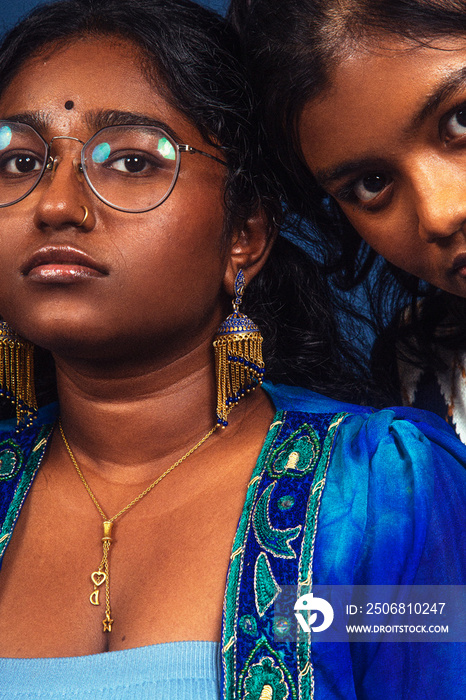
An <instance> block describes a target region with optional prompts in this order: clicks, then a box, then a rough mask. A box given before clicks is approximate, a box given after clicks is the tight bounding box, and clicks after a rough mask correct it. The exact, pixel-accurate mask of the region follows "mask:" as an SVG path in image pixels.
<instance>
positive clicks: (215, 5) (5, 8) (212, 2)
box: [0, 0, 228, 32]
mask: <svg viewBox="0 0 466 700" xmlns="http://www.w3.org/2000/svg"><path fill="white" fill-rule="evenodd" d="M44 3H45V0H11V1H9V0H0V8H1V10H0V30H1V31H2V32H5V31H6V30H8V29H10V28H11V27H12V26H13V24H15V22H17V21H18V19H19V18H20V17H21V16H22V15H24V14H26V13H27V12H29V10H31V9H32V8H33V7H36V5H43V4H44ZM200 4H201V5H205V6H206V7H211V8H212V9H213V10H217V12H221V13H222V12H225V10H226V8H227V5H228V0H202V1H201V2H200Z"/></svg>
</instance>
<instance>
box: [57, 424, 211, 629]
mask: <svg viewBox="0 0 466 700" xmlns="http://www.w3.org/2000/svg"><path fill="white" fill-rule="evenodd" d="M218 426H219V424H218V423H217V424H216V425H214V427H213V428H212V430H209V432H208V433H207V435H204V437H203V438H202V439H201V440H199V442H198V443H197V444H196V445H194V447H191V449H190V450H188V452H186V454H184V455H183V456H182V457H180V459H178V460H177V461H176V462H175V463H174V464H172V465H171V467H168V469H166V470H165V471H164V473H163V474H161V475H160V476H159V477H158V478H157V479H156V480H155V481H153V482H152V483H151V484H150V485H149V486H148V487H147V488H146V489H144V491H142V492H141V493H140V494H139V496H136V498H133V500H132V501H131V503H128V505H126V506H125V507H124V508H122V509H121V510H120V511H118V513H117V514H116V515H114V516H113V517H112V518H107V516H106V515H105V513H104V511H103V509H102V508H101V506H100V503H99V502H98V500H97V498H96V497H95V495H94V493H93V492H92V489H91V487H90V486H89V484H88V483H87V481H86V479H85V477H84V474H83V473H82V471H81V469H80V468H79V466H78V463H77V461H76V458H75V456H74V454H73V452H72V450H71V447H70V446H69V443H68V440H67V439H66V437H65V433H64V431H63V426H62V424H61V420H60V419H58V427H59V429H60V434H61V436H62V438H63V442H64V444H65V447H66V450H67V452H68V454H69V456H70V459H71V461H72V463H73V464H74V467H75V469H76V471H77V472H78V476H79V478H80V479H81V481H82V482H83V484H84V487H85V489H86V491H87V493H88V494H89V496H90V497H91V498H92V501H93V502H94V505H95V507H96V508H97V510H98V511H99V513H100V515H101V516H102V518H103V528H104V536H103V537H102V546H103V556H102V560H101V562H100V564H99V567H98V569H97V570H96V571H93V572H92V574H91V581H92V583H93V584H94V590H93V591H92V593H91V595H90V596H89V600H90V602H91V604H92V605H100V600H99V595H100V586H102V584H105V618H104V619H103V620H102V624H103V627H104V629H103V631H104V632H111V631H112V625H113V623H114V620H113V619H112V610H111V607H110V572H109V557H108V554H109V550H110V545H111V544H112V541H113V540H112V536H111V535H112V528H113V523H114V522H115V520H116V519H117V518H119V517H121V516H122V515H123V514H124V513H126V512H127V511H128V510H129V509H130V508H132V507H133V506H135V505H136V503H139V501H140V500H141V499H142V498H144V496H147V494H148V493H149V492H150V491H152V489H153V488H155V486H157V484H160V482H161V481H162V479H165V477H166V476H168V474H170V472H172V471H173V470H174V469H175V467H177V466H178V465H179V464H181V463H182V462H184V461H185V459H187V458H188V457H190V456H191V455H192V454H193V452H195V451H196V450H197V449H198V448H199V447H201V445H203V444H204V443H205V441H206V440H208V439H209V438H210V436H211V435H213V433H214V432H215V431H216V430H217V428H218Z"/></svg>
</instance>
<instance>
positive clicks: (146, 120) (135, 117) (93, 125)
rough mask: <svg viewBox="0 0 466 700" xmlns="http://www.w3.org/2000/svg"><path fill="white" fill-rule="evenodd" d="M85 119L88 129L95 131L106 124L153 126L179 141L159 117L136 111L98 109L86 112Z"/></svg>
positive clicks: (106, 125)
mask: <svg viewBox="0 0 466 700" xmlns="http://www.w3.org/2000/svg"><path fill="white" fill-rule="evenodd" d="M85 120H86V124H87V126H88V127H89V128H90V129H96V130H97V131H98V130H99V129H105V128H106V127H108V126H155V127H157V128H158V129H163V130H164V131H166V132H167V134H168V135H169V136H171V137H172V139H174V140H175V141H176V142H177V143H180V137H179V135H178V134H177V133H176V132H175V130H174V129H172V127H171V126H169V125H168V124H166V123H165V122H163V121H160V120H159V119H154V118H153V117H148V116H147V115H146V114H140V113H138V112H125V111H121V110H117V109H105V110H98V111H92V112H88V113H87V114H86V117H85Z"/></svg>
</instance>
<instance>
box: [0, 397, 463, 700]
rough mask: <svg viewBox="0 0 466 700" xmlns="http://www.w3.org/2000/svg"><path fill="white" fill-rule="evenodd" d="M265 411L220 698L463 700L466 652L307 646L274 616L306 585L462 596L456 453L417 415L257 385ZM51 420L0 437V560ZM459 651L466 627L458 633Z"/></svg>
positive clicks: (236, 556) (442, 431)
mask: <svg viewBox="0 0 466 700" xmlns="http://www.w3.org/2000/svg"><path fill="white" fill-rule="evenodd" d="M265 388H266V389H267V391H268V392H269V393H270V395H271V397H272V400H273V401H274V403H275V406H276V408H277V413H276V415H275V418H274V420H273V422H272V425H271V427H270V430H269V432H268V435H267V437H266V440H265V443H264V445H263V448H262V451H261V454H260V456H259V459H258V461H257V464H256V467H255V469H254V471H253V474H252V475H251V480H250V482H249V485H248V490H247V495H246V500H245V504H244V508H243V512H242V515H241V518H240V522H239V525H238V529H237V532H236V536H235V540H234V544H233V548H232V554H231V564H230V568H229V572H228V577H227V583H226V592H225V599H224V613H223V629H222V667H223V673H222V676H223V679H222V691H221V693H222V698H224V699H225V700H240V699H241V700H243V699H244V700H246V699H247V700H267V699H269V700H286V699H290V700H291V699H296V700H297V699H298V698H299V699H301V700H310V699H311V698H315V699H316V700H330V699H331V700H336V699H337V698H341V699H342V700H343V699H344V700H352V699H356V698H359V699H362V698H364V699H368V700H369V699H374V700H379V699H380V698H393V699H395V698H396V699H397V700H399V699H400V698H406V699H408V698H409V699H410V700H418V699H419V700H421V698H422V699H424V698H434V697H435V699H436V700H439V699H440V700H441V699H442V698H445V700H446V699H447V697H448V699H449V700H451V698H460V697H461V698H464V695H465V691H466V653H465V652H466V645H465V644H460V643H443V644H442V643H432V642H428V643H419V642H418V643H402V642H397V643H393V642H391V643H389V642H385V643H375V642H374V643H369V642H365V643H364V642H359V643H349V642H314V641H313V640H312V637H311V635H309V634H308V633H305V632H303V631H302V629H301V628H300V627H299V626H297V625H294V626H293V629H292V631H291V632H290V623H289V619H286V618H283V617H280V616H278V617H277V616H276V615H275V616H274V603H278V602H279V601H280V600H281V598H280V597H282V598H283V596H284V595H285V591H286V590H287V589H285V588H284V587H285V586H293V587H294V588H293V591H294V592H295V598H296V597H297V596H301V595H304V594H306V593H310V592H311V591H312V589H313V586H315V585H317V584H331V585H352V584H367V585H372V584H407V585H411V584H417V585H425V584H431V585H433V584H436V585H453V584H457V585H458V584H463V585H464V583H465V581H466V535H465V533H466V528H465V519H466V516H465V509H464V505H465V501H466V498H465V497H466V469H464V467H465V466H466V447H465V446H464V445H462V444H461V443H460V442H459V441H458V440H457V439H456V438H455V437H454V435H453V434H452V432H451V431H450V429H449V428H448V427H447V426H446V424H444V423H443V422H442V421H441V420H440V419H438V418H436V417H434V416H431V415H430V414H428V413H425V412H421V411H415V410H409V409H393V410H385V411H377V412H374V411H371V410H370V409H366V408H361V407H356V406H351V405H346V404H341V403H339V402H336V401H333V400H330V399H326V398H325V397H321V396H318V395H316V394H313V393H312V392H307V391H304V390H300V389H292V388H289V387H272V386H271V385H266V386H265ZM48 420H50V416H49V417H48V418H47V417H46V416H45V417H44V416H42V418H41V420H40V421H38V422H37V423H36V424H35V425H34V426H33V427H31V428H28V429H25V430H24V431H22V433H20V434H15V432H14V431H12V430H11V429H10V430H9V431H6V432H4V433H3V434H0V524H1V530H0V557H1V556H3V553H4V551H5V548H6V546H7V545H8V542H9V540H10V538H11V534H12V532H13V528H14V525H15V523H16V520H17V518H18V516H19V512H20V509H21V505H22V503H23V502H24V499H25V498H26V495H27V492H28V489H29V487H30V485H31V484H32V482H33V479H34V476H35V474H36V472H37V469H38V468H39V466H40V462H41V460H42V457H43V454H44V452H45V449H46V446H47V440H48V437H49V435H50V434H51V430H52V426H53V423H49V422H47V421H48ZM459 624H462V625H463V627H464V628H465V629H464V639H465V640H466V623H465V621H464V619H463V621H462V622H461V621H460V623H459Z"/></svg>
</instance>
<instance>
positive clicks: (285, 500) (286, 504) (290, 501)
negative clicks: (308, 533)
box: [277, 493, 295, 510]
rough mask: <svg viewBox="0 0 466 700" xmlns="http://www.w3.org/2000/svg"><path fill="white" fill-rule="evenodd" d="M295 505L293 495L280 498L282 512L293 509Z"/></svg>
mask: <svg viewBox="0 0 466 700" xmlns="http://www.w3.org/2000/svg"><path fill="white" fill-rule="evenodd" d="M294 504H295V498H294V496H293V495H292V494H291V493H290V494H289V495H288V496H282V497H281V498H279V499H278V503H277V505H278V507H279V508H280V510H290V508H293V506H294Z"/></svg>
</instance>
